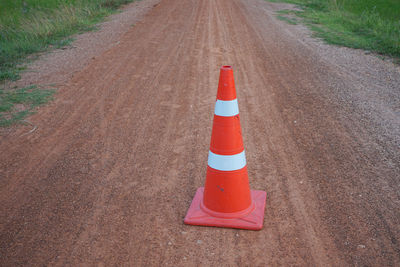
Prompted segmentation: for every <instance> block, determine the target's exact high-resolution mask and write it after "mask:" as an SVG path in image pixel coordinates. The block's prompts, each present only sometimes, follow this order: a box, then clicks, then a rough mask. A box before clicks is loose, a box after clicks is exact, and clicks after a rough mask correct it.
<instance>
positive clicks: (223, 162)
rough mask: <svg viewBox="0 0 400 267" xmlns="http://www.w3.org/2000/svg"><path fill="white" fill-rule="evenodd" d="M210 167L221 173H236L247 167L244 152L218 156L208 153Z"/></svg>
mask: <svg viewBox="0 0 400 267" xmlns="http://www.w3.org/2000/svg"><path fill="white" fill-rule="evenodd" d="M208 166H210V167H211V168H213V169H216V170H220V171H235V170H240V169H242V168H243V167H244V166H246V155H245V153H244V150H243V151H242V152H241V153H239V154H236V155H218V154H214V153H212V152H211V151H209V152H208Z"/></svg>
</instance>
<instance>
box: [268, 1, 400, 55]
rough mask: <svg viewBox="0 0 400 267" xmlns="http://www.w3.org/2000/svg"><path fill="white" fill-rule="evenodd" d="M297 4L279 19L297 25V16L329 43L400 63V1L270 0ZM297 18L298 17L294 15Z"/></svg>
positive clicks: (280, 13) (280, 14)
mask: <svg viewBox="0 0 400 267" xmlns="http://www.w3.org/2000/svg"><path fill="white" fill-rule="evenodd" d="M269 1H270V2H286V3H291V4H296V5H298V6H299V7H300V9H301V10H300V11H296V10H282V11H281V12H278V13H279V15H278V18H280V19H282V20H285V21H288V22H289V23H292V24H296V23H297V22H298V21H297V20H296V18H295V17H296V16H297V17H300V18H303V21H304V22H305V23H306V24H307V25H308V26H309V27H310V28H311V29H312V30H313V31H314V33H315V35H316V36H318V37H320V38H322V39H324V40H325V41H326V42H328V43H330V44H335V45H343V46H347V47H352V48H359V49H365V50H369V51H373V52H376V53H378V54H381V55H386V56H390V57H393V58H394V59H395V61H396V62H397V63H399V62H400V1H399V0H269ZM294 15H295V16H294Z"/></svg>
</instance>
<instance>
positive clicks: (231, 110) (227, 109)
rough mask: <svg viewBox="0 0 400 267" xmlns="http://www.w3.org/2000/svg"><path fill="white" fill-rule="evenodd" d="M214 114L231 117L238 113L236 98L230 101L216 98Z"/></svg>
mask: <svg viewBox="0 0 400 267" xmlns="http://www.w3.org/2000/svg"><path fill="white" fill-rule="evenodd" d="M214 113H215V115H218V116H223V117H231V116H235V115H237V114H239V106H238V102H237V99H234V100H230V101H223V100H219V99H217V102H216V103H215V111H214Z"/></svg>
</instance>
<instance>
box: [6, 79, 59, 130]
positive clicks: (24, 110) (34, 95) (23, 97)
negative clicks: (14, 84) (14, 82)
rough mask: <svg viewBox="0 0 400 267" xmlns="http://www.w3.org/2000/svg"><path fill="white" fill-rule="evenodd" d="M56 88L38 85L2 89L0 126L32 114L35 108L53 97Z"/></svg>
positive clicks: (8, 124)
mask: <svg viewBox="0 0 400 267" xmlns="http://www.w3.org/2000/svg"><path fill="white" fill-rule="evenodd" d="M54 92H55V90H54V89H41V88H38V87H37V86H34V85H33V86H29V87H26V88H20V89H13V90H4V89H0V126H2V127H4V126H10V125H12V124H13V123H15V122H18V121H21V120H22V119H24V118H25V117H26V116H27V115H29V114H32V113H33V111H34V108H35V107H37V106H39V105H42V104H44V103H46V102H47V101H49V100H50V99H51V98H52V95H53V93H54Z"/></svg>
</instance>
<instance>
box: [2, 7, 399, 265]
mask: <svg viewBox="0 0 400 267" xmlns="http://www.w3.org/2000/svg"><path fill="white" fill-rule="evenodd" d="M144 2H145V1H144ZM281 7H282V6H280V5H277V4H271V3H267V2H265V1H262V0H204V1H196V0H185V1H182V0H163V1H161V2H160V3H159V4H158V5H156V6H154V7H153V8H152V9H151V10H150V11H149V12H148V13H147V14H146V15H145V16H144V17H143V19H142V20H141V21H140V22H138V23H136V24H135V27H130V28H129V29H127V31H126V32H125V34H123V35H122V36H121V37H118V38H119V42H117V43H115V42H113V44H114V45H112V47H110V48H109V49H107V50H105V51H104V52H102V53H100V54H98V55H97V56H96V57H95V58H94V59H92V60H90V62H89V63H87V64H86V65H84V67H83V68H82V69H79V70H77V71H76V72H75V74H74V75H73V77H72V76H71V77H70V78H68V79H67V81H66V82H65V83H61V85H60V89H59V91H58V93H57V95H56V100H55V101H54V102H52V103H51V104H49V105H47V106H45V107H43V108H41V109H40V110H39V112H38V113H37V114H36V115H34V116H32V117H30V121H32V122H33V123H34V124H35V125H37V126H38V129H37V130H36V131H35V132H33V133H32V134H28V135H23V136H21V135H22V134H23V133H25V132H26V131H27V127H23V126H21V127H17V128H16V129H13V130H12V131H11V132H9V133H8V134H7V135H4V136H3V137H2V139H1V141H0V151H1V152H2V153H1V154H0V176H1V179H0V201H1V203H2V205H1V206H0V255H1V256H0V265H2V266H14V265H72V266H76V265H99V266H110V265H131V266H193V265H198V266H351V265H354V266H399V265H400V247H399V239H400V228H399V225H400V211H399V205H400V196H399V194H400V185H399V173H400V163H399V162H400V152H399V151H400V150H399V147H400V130H399V128H400V116H399V108H400V103H399V101H400V100H399V99H400V96H399V94H400V92H399V89H398V85H399V84H400V72H399V69H398V67H396V66H394V65H393V64H391V63H390V62H386V61H382V60H380V59H378V58H376V57H374V56H371V55H365V54H364V53H363V52H362V51H355V50H351V49H347V48H338V47H331V46H327V45H324V44H322V43H321V42H320V41H318V40H314V39H311V38H310V37H309V33H308V31H307V30H306V29H305V28H304V27H303V26H299V25H287V24H286V23H285V22H282V21H279V20H277V19H276V18H275V14H274V10H277V9H279V8H281ZM131 8H134V7H131ZM226 64H231V65H233V67H234V72H235V78H236V87H237V91H238V99H239V107H240V112H241V124H242V128H243V129H242V131H243V136H244V142H245V147H246V155H247V161H248V170H249V177H250V180H251V181H250V183H251V187H252V189H259V190H265V191H266V192H267V207H266V213H265V221H264V229H263V230H261V231H244V230H235V229H222V228H209V227H195V226H187V225H184V224H183V217H184V216H185V214H186V212H187V209H188V207H189V205H190V202H191V200H192V198H193V196H194V193H195V191H196V189H197V187H199V186H202V185H203V184H204V178H205V171H206V162H207V152H208V146H209V140H210V133H211V124H212V114H213V108H214V101H215V95H216V89H217V82H218V69H219V67H220V66H221V65H226ZM43 83H46V81H43Z"/></svg>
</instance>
